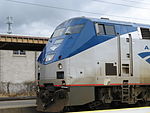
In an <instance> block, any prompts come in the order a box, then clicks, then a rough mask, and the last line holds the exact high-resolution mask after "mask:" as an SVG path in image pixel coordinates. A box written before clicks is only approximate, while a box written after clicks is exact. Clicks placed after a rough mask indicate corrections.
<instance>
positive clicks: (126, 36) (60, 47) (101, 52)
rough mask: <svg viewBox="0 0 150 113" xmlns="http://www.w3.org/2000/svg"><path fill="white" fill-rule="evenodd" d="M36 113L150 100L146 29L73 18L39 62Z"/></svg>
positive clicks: (148, 34) (148, 32) (54, 36)
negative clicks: (71, 107)
mask: <svg viewBox="0 0 150 113" xmlns="http://www.w3.org/2000/svg"><path fill="white" fill-rule="evenodd" d="M38 62H39V70H38V90H37V110H39V111H43V112H59V111H62V110H63V109H64V107H68V106H82V105H86V106H87V107H89V108H91V109H96V108H99V107H101V106H104V105H106V104H111V105H117V103H118V104H120V103H123V104H137V103H139V104H142V105H145V104H147V103H148V102H150V25H145V24H137V23H131V22H122V21H114V20H109V19H107V18H101V19H95V18H86V17H78V18H72V19H69V20H67V21H65V22H63V23H62V24H60V25H58V27H57V28H56V29H55V31H54V33H53V34H52V36H51V38H50V39H49V41H48V43H47V45H46V46H45V48H44V49H43V51H42V53H41V54H40V56H39V58H38Z"/></svg>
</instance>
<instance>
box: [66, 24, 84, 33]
mask: <svg viewBox="0 0 150 113" xmlns="http://www.w3.org/2000/svg"><path fill="white" fill-rule="evenodd" d="M83 27H84V24H80V25H75V26H70V27H68V28H67V30H66V32H65V34H66V35H69V34H75V33H80V32H81V30H82V29H83Z"/></svg>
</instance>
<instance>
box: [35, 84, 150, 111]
mask: <svg viewBox="0 0 150 113" xmlns="http://www.w3.org/2000/svg"><path fill="white" fill-rule="evenodd" d="M94 89H95V99H94V101H91V102H89V103H86V104H85V105H79V106H80V107H77V106H78V105H75V106H69V104H68V101H69V93H70V90H69V88H68V87H65V86H62V87H54V86H53V85H46V84H45V87H40V89H39V90H40V91H39V92H38V93H37V97H38V98H37V103H38V104H39V105H38V107H37V109H38V111H44V112H60V111H62V110H63V109H64V108H65V109H64V110H65V111H76V110H77V109H79V108H80V109H81V108H82V107H83V109H84V108H86V110H90V109H91V110H93V109H105V108H120V107H122V105H126V106H127V105H138V106H146V105H150V86H144V85H142V86H141V85H138V86H137V85H125V86H124V85H122V86H103V87H102V86H96V87H95V88H94ZM76 95H78V92H77V93H76ZM81 106H82V107H81Z"/></svg>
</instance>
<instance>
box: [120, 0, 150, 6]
mask: <svg viewBox="0 0 150 113" xmlns="http://www.w3.org/2000/svg"><path fill="white" fill-rule="evenodd" d="M122 1H127V2H134V3H141V4H146V5H148V4H150V2H144V1H135V0H122Z"/></svg>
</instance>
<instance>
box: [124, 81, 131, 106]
mask: <svg viewBox="0 0 150 113" xmlns="http://www.w3.org/2000/svg"><path fill="white" fill-rule="evenodd" d="M129 101H130V85H128V80H124V81H123V85H122V103H129Z"/></svg>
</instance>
